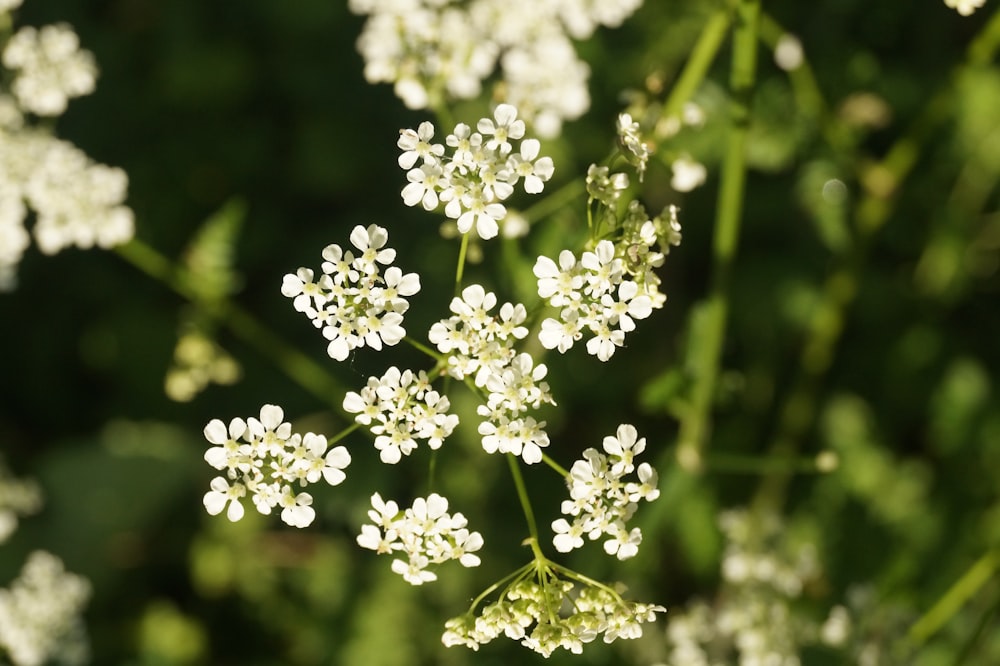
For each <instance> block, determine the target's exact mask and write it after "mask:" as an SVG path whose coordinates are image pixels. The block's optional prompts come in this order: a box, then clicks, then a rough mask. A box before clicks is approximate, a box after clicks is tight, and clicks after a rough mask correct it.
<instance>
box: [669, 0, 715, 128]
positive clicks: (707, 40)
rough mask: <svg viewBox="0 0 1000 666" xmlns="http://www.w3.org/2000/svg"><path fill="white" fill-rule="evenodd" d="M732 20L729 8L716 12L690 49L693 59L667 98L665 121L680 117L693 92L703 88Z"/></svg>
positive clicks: (689, 61)
mask: <svg viewBox="0 0 1000 666" xmlns="http://www.w3.org/2000/svg"><path fill="white" fill-rule="evenodd" d="M731 21H732V9H731V8H729V7H723V8H720V9H718V10H716V12H715V13H714V14H712V16H711V17H710V18H709V19H708V22H707V23H706V24H705V27H704V28H703V29H702V31H701V35H699V36H698V41H697V42H696V43H695V45H694V48H693V49H692V50H691V57H689V58H688V61H687V63H685V65H684V69H683V70H682V71H681V74H680V76H679V77H678V78H677V82H676V83H675V84H674V86H673V89H672V90H671V91H670V95H669V96H668V97H667V101H666V102H664V104H663V117H664V118H670V117H672V116H677V115H680V113H681V110H682V109H683V108H684V104H685V103H687V101H688V100H690V99H691V97H692V95H694V91H695V90H697V89H698V86H700V85H701V82H702V81H703V80H704V79H705V74H707V73H708V69H709V67H711V66H712V61H714V60H715V56H716V54H717V53H718V52H719V48H720V47H721V46H722V42H723V41H724V40H725V38H726V34H727V32H728V31H729V24H730V22H731Z"/></svg>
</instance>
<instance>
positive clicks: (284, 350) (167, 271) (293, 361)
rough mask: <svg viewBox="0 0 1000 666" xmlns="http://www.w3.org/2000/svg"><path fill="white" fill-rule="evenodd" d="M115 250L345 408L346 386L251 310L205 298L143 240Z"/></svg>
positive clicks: (311, 389) (287, 372) (291, 375)
mask: <svg viewBox="0 0 1000 666" xmlns="http://www.w3.org/2000/svg"><path fill="white" fill-rule="evenodd" d="M115 252H116V253H117V254H118V256H120V257H121V258H123V259H124V260H125V261H127V262H128V263H130V264H132V266H134V267H135V268H137V269H138V270H140V271H141V272H143V273H145V274H146V275H148V276H149V277H151V278H153V279H154V280H156V281H158V282H160V283H162V284H164V285H165V286H167V287H168V288H170V289H171V290H173V291H174V292H176V293H177V294H179V295H180V296H182V297H183V298H185V299H187V300H188V301H190V302H191V303H193V304H194V305H196V306H198V307H199V308H201V309H202V310H203V311H204V312H205V313H206V314H207V315H208V316H209V317H211V318H212V319H213V320H214V321H216V322H217V323H219V324H220V325H223V326H225V327H226V328H228V329H229V330H230V331H231V332H232V333H233V335H235V336H236V337H237V338H239V339H241V340H243V341H244V342H246V343H247V344H249V345H250V346H251V347H253V348H255V349H256V350H257V351H258V352H260V353H261V354H262V355H263V356H264V357H265V358H268V359H270V360H271V361H272V362H273V363H274V364H275V365H276V366H277V367H278V369H279V370H281V371H282V372H283V373H284V374H285V375H287V376H288V377H289V378H290V379H291V380H292V381H294V382H295V383H297V384H298V385H299V386H301V387H302V388H304V389H305V390H307V391H309V392H310V393H312V394H313V395H315V396H316V397H318V398H319V399H320V400H322V401H323V402H324V403H329V404H332V405H334V406H335V407H336V408H337V409H338V410H342V404H341V400H342V396H343V395H344V393H346V392H347V391H346V389H344V388H343V387H342V386H341V385H340V383H339V382H338V381H337V380H336V379H334V378H333V376H331V375H330V374H329V373H328V372H327V371H326V370H325V369H324V368H323V367H322V366H321V365H320V364H319V363H317V362H316V361H314V360H313V359H312V358H310V357H309V356H307V355H305V354H303V353H302V352H301V351H299V350H298V349H296V348H295V347H293V346H292V345H290V344H288V343H287V342H285V340H284V339H282V338H281V337H280V336H278V335H277V334H275V333H274V332H273V331H271V330H270V329H268V328H267V327H266V326H264V325H263V324H261V323H260V321H258V320H257V319H256V318H254V317H253V316H252V315H251V314H250V313H249V312H247V311H246V310H244V309H242V308H241V307H239V306H238V305H236V304H235V303H233V302H232V301H230V300H228V299H222V300H220V299H217V298H211V299H209V298H206V297H205V296H204V295H203V294H202V293H201V292H200V291H199V290H198V288H197V285H196V283H195V282H194V280H192V278H191V276H190V275H189V273H188V272H187V271H186V270H185V269H184V268H182V267H179V266H177V265H175V264H174V263H173V262H171V261H170V260H169V259H167V258H166V257H164V256H163V255H162V254H160V253H159V252H157V251H156V250H155V249H154V248H152V247H150V246H149V245H147V244H145V243H143V242H142V241H140V240H136V239H133V240H131V241H129V242H128V243H125V244H124V245H119V246H118V247H117V248H115Z"/></svg>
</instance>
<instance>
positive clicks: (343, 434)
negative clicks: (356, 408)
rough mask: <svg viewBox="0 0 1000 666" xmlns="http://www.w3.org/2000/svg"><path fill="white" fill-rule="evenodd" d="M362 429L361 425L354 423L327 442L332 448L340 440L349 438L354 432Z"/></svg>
mask: <svg viewBox="0 0 1000 666" xmlns="http://www.w3.org/2000/svg"><path fill="white" fill-rule="evenodd" d="M360 427H361V424H360V423H357V422H355V423H352V424H351V425H349V426H347V427H346V428H344V429H343V430H341V431H340V432H338V433H337V434H336V435H334V436H333V437H330V438H329V439H328V440H327V444H328V445H330V446H332V445H334V444H336V443H337V442H339V441H340V440H342V439H344V438H345V437H347V436H348V435H350V434H351V433H352V432H354V431H355V430H357V429H358V428H360Z"/></svg>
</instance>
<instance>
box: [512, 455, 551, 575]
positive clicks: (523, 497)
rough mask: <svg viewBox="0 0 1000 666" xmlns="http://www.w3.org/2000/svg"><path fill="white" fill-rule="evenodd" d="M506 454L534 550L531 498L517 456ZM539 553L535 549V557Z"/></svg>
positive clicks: (536, 543) (536, 534) (536, 533)
mask: <svg viewBox="0 0 1000 666" xmlns="http://www.w3.org/2000/svg"><path fill="white" fill-rule="evenodd" d="M506 455H507V463H508V465H509V466H510V474H511V476H513V477H514V486H516V487H517V498H518V499H519V500H520V501H521V509H522V510H523V511H524V519H525V520H526V521H527V522H528V534H530V535H531V537H530V539H531V540H534V541H533V545H532V546H531V549H532V550H533V551H536V550H537V548H538V526H537V525H536V524H535V513H534V512H533V511H532V510H531V499H529V498H528V490H527V488H525V486H524V477H523V476H522V475H521V468H520V467H519V466H518V464H517V456H515V455H514V454H513V453H508V454H506ZM540 554H541V551H537V552H536V553H535V557H536V558H537V557H538V555H540ZM543 559H544V558H543Z"/></svg>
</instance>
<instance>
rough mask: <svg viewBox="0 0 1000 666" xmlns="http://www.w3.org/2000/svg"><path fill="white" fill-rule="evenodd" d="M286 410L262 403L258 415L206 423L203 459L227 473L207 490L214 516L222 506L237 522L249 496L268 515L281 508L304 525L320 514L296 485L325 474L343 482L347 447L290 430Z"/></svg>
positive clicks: (315, 480)
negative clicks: (331, 444) (330, 444)
mask: <svg viewBox="0 0 1000 666" xmlns="http://www.w3.org/2000/svg"><path fill="white" fill-rule="evenodd" d="M284 418H285V414H284V410H282V409H281V407H278V406H277V405H264V406H263V407H261V410H260V418H257V417H250V418H248V419H246V420H244V419H241V418H238V417H237V418H234V419H233V420H231V421H230V422H229V425H228V426H227V425H226V424H225V423H223V422H222V421H221V420H219V419H212V420H211V421H209V423H208V425H206V426H205V439H206V440H208V442H209V443H210V444H212V446H211V447H209V448H208V449H207V450H206V451H205V462H207V463H208V464H209V465H211V466H212V467H213V468H215V469H217V470H219V471H223V472H225V476H217V477H215V478H214V479H212V482H211V484H210V487H211V490H210V491H209V492H207V493H205V497H204V500H203V501H204V504H205V509H206V510H207V511H208V513H209V514H211V515H213V516H214V515H218V514H220V513H222V512H223V511H225V512H226V517H227V518H229V520H231V521H233V522H235V521H238V520H240V519H241V518H242V517H243V514H244V507H243V502H242V499H243V498H244V497H246V496H247V495H250V496H251V499H252V501H253V504H254V506H255V507H256V509H257V511H258V512H259V513H262V514H265V515H267V514H270V513H271V511H272V510H273V509H274V508H275V507H280V508H281V519H282V520H283V521H284V522H285V523H287V524H289V525H292V526H294V527H306V526H307V525H309V524H311V523H312V521H313V519H314V518H315V517H316V512H315V510H314V509H313V508H312V506H311V505H312V495H310V494H309V493H305V492H296V488H302V487H305V486H307V485H309V484H311V483H318V482H319V480H320V479H323V480H324V481H326V482H327V483H328V484H330V485H331V486H336V485H339V484H340V483H342V482H343V481H344V479H345V478H346V475H345V474H344V471H343V470H344V469H346V468H347V466H348V465H350V464H351V455H350V453H348V451H347V449H346V448H344V447H343V446H336V447H333V448H330V447H329V445H328V443H327V439H326V437H325V436H323V435H319V434H315V433H311V432H309V433H306V434H305V435H301V434H298V433H293V432H292V426H291V424H290V423H288V422H286V421H285V420H284Z"/></svg>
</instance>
